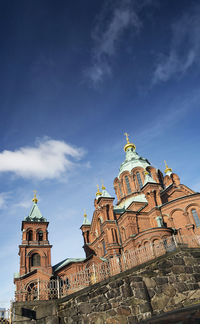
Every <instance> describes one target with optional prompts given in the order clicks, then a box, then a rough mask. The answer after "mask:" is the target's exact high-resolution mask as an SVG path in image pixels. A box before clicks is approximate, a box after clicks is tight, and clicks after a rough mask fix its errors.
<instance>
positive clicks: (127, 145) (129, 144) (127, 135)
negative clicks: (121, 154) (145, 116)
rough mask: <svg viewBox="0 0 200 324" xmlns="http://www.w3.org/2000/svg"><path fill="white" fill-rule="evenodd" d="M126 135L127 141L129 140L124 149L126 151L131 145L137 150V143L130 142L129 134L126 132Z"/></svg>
mask: <svg viewBox="0 0 200 324" xmlns="http://www.w3.org/2000/svg"><path fill="white" fill-rule="evenodd" d="M124 135H125V136H126V142H127V143H126V145H125V146H124V151H125V152H126V150H127V149H128V148H130V147H132V148H133V149H134V150H135V149H136V146H135V144H133V143H130V142H129V134H128V133H124Z"/></svg>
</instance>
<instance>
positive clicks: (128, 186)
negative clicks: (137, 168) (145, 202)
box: [125, 176, 131, 194]
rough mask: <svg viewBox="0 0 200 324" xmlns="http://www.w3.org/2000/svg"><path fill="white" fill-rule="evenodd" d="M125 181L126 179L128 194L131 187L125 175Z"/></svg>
mask: <svg viewBox="0 0 200 324" xmlns="http://www.w3.org/2000/svg"><path fill="white" fill-rule="evenodd" d="M125 181H126V187H127V191H128V194H130V193H131V187H130V183H129V179H128V177H127V176H125Z"/></svg>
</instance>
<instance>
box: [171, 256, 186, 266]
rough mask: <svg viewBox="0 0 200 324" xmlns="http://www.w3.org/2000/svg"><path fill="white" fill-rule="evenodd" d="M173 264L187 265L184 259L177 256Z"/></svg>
mask: <svg viewBox="0 0 200 324" xmlns="http://www.w3.org/2000/svg"><path fill="white" fill-rule="evenodd" d="M173 264H174V265H185V262H184V259H182V258H180V257H176V258H174V259H173Z"/></svg>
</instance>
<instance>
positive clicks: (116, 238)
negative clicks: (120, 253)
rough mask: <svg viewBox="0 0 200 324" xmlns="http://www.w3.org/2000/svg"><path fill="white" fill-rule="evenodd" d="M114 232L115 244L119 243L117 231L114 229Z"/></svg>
mask: <svg viewBox="0 0 200 324" xmlns="http://www.w3.org/2000/svg"><path fill="white" fill-rule="evenodd" d="M114 232H115V240H116V242H117V244H119V243H118V236H117V231H116V229H115V230H114Z"/></svg>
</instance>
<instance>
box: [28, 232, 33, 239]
mask: <svg viewBox="0 0 200 324" xmlns="http://www.w3.org/2000/svg"><path fill="white" fill-rule="evenodd" d="M27 241H33V231H32V230H29V231H28V233H27Z"/></svg>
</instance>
